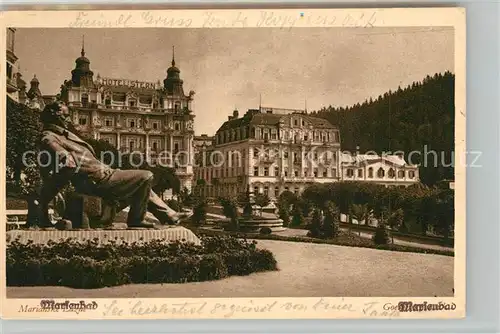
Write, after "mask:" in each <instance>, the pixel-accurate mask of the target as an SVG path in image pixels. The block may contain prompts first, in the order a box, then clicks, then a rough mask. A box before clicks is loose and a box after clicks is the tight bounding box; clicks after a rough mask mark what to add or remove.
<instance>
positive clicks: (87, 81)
mask: <svg viewBox="0 0 500 334" xmlns="http://www.w3.org/2000/svg"><path fill="white" fill-rule="evenodd" d="M174 51H175V50H174V49H173V50H172V61H171V66H170V67H169V68H168V69H167V76H166V77H165V78H164V80H163V85H162V84H161V81H160V80H157V81H156V82H152V81H142V80H136V79H131V78H111V77H106V76H101V74H100V73H97V74H96V75H94V71H93V70H92V68H91V61H90V59H89V58H91V57H90V56H88V55H87V54H86V52H85V45H84V43H83V42H82V49H81V54H80V57H78V58H76V60H75V65H74V68H73V69H72V71H71V78H70V79H68V80H65V81H64V83H63V84H62V85H61V92H60V97H61V99H62V100H63V101H65V102H66V103H67V104H68V105H69V106H70V107H71V108H70V109H71V110H72V118H73V123H74V124H75V125H76V127H77V129H78V130H79V131H81V132H83V133H88V134H89V135H91V136H92V137H93V138H94V139H100V140H104V141H107V142H108V143H110V144H111V145H113V146H115V147H116V148H117V149H118V150H119V151H120V152H122V153H131V152H141V153H145V154H146V155H145V156H146V158H147V159H149V160H150V161H151V163H152V164H155V163H161V164H162V165H168V166H172V167H174V168H175V170H176V174H177V176H178V177H179V179H180V181H181V188H187V189H188V190H190V189H191V187H192V180H193V155H194V152H193V138H194V126H193V123H194V113H193V106H192V103H193V98H194V92H193V91H190V92H189V93H188V94H185V93H184V87H183V85H184V82H183V80H182V79H181V77H180V70H179V68H178V67H177V66H176V62H175V54H174Z"/></svg>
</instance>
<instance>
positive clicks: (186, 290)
mask: <svg viewBox="0 0 500 334" xmlns="http://www.w3.org/2000/svg"><path fill="white" fill-rule="evenodd" d="M258 245H259V247H261V248H266V249H269V250H270V251H272V252H273V254H274V255H275V257H276V259H277V261H278V266H279V268H280V270H279V271H275V272H264V273H256V274H252V275H250V276H243V277H229V278H227V279H223V280H220V281H212V282H198V283H185V284H133V285H127V286H118V287H111V288H103V289H95V290H79V289H71V288H65V287H8V288H7V296H8V298H44V297H46V296H51V298H133V297H140V298H186V297H198V298H199V297H321V296H325V297H341V296H343V297H379V296H385V297H399V296H408V297H416V296H440V297H441V296H442V297H444V296H452V288H453V260H454V258H453V257H448V256H441V255H431V254H417V253H403V252H391V251H383V250H376V249H368V248H355V247H343V246H336V245H325V244H311V243H301V242H286V241H275V240H258Z"/></svg>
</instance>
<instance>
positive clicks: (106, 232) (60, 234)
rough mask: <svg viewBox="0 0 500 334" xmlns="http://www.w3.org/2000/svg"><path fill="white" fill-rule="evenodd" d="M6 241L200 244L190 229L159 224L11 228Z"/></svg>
mask: <svg viewBox="0 0 500 334" xmlns="http://www.w3.org/2000/svg"><path fill="white" fill-rule="evenodd" d="M6 235H7V243H9V242H12V241H14V240H16V239H18V238H19V239H18V241H19V242H21V243H24V244H25V243H27V242H28V241H29V240H32V241H33V243H35V244H45V243H47V242H48V241H49V240H52V241H55V242H57V241H59V240H61V239H68V238H72V239H73V240H76V241H80V242H82V241H85V240H92V239H94V238H98V239H99V242H100V243H106V242H107V241H108V240H115V241H116V242H117V243H120V242H122V241H126V242H128V243H132V242H141V240H142V241H150V240H158V239H164V240H165V241H167V242H169V241H177V240H185V241H186V242H193V243H195V244H197V245H199V244H200V239H199V238H198V237H197V236H196V235H195V234H194V233H193V232H192V231H191V230H188V229H187V228H185V227H181V226H173V227H169V226H159V227H158V228H155V229H139V228H135V229H88V230H81V229H80V230H67V231H60V230H56V229H44V230H42V229H40V230H11V231H7V233H6Z"/></svg>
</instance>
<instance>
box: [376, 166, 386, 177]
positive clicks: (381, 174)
mask: <svg viewBox="0 0 500 334" xmlns="http://www.w3.org/2000/svg"><path fill="white" fill-rule="evenodd" d="M377 176H378V177H379V178H380V179H381V178H383V177H384V176H385V171H384V169H383V168H382V167H380V168H379V169H378V171H377Z"/></svg>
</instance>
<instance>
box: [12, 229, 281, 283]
mask: <svg viewBox="0 0 500 334" xmlns="http://www.w3.org/2000/svg"><path fill="white" fill-rule="evenodd" d="M201 241H202V243H201V245H199V246H197V245H194V244H191V243H185V242H181V241H177V242H171V243H166V242H164V241H162V240H152V241H148V242H137V243H136V242H134V243H130V244H129V243H127V242H121V243H117V242H116V241H109V242H108V243H106V244H99V243H98V240H87V241H85V242H77V241H74V240H71V239H67V240H64V241H59V242H49V243H47V244H46V245H36V244H33V243H30V242H28V243H27V244H23V243H20V242H18V241H13V242H12V243H10V244H9V245H8V247H7V267H6V268H7V285H8V286H43V285H52V286H54V285H57V286H68V287H73V288H87V289H88V288H101V287H106V286H116V285H123V284H131V283H183V282H200V281H207V280H216V279H222V278H225V277H228V276H233V275H248V274H250V273H254V272H261V271H270V270H277V263H276V260H275V258H274V255H273V254H272V253H271V252H270V251H268V250H265V249H258V248H257V247H256V242H255V241H254V242H248V241H245V240H239V239H236V238H233V237H228V236H203V237H201Z"/></svg>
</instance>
